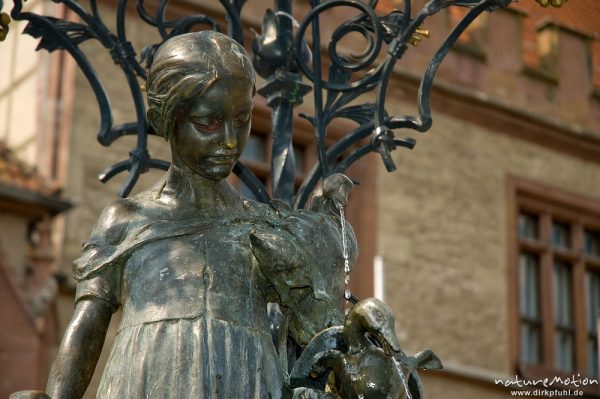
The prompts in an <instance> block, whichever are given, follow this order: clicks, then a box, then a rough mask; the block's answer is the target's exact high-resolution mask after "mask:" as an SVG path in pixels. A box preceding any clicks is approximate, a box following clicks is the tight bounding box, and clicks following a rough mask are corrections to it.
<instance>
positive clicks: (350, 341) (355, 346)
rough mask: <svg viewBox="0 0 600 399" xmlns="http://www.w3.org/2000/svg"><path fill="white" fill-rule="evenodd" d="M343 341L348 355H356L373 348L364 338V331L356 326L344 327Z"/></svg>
mask: <svg viewBox="0 0 600 399" xmlns="http://www.w3.org/2000/svg"><path fill="white" fill-rule="evenodd" d="M344 341H346V345H348V352H350V353H357V352H360V351H361V350H363V349H365V348H369V347H371V346H373V344H372V343H371V341H369V340H368V339H367V337H366V336H365V331H364V330H363V329H362V328H360V327H359V326H357V325H348V323H346V325H345V327H344Z"/></svg>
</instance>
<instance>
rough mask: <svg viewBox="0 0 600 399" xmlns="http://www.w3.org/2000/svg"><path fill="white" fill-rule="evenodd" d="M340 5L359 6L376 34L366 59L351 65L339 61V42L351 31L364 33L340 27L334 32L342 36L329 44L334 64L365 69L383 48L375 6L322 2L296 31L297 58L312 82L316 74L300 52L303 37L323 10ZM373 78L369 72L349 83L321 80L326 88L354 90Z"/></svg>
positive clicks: (338, 0)
mask: <svg viewBox="0 0 600 399" xmlns="http://www.w3.org/2000/svg"><path fill="white" fill-rule="evenodd" d="M340 6H346V7H352V8H357V9H359V10H360V11H362V12H363V14H364V15H365V16H366V17H367V18H368V21H369V22H370V23H371V28H372V29H373V34H372V35H369V36H374V43H373V45H372V48H370V49H368V50H370V51H369V52H368V53H367V54H364V61H361V62H360V64H357V65H356V67H355V66H350V65H349V64H348V63H346V62H341V63H340V62H339V61H340V60H341V56H340V55H338V54H337V53H336V50H335V48H336V44H337V42H338V41H339V40H340V39H341V38H342V37H343V36H345V35H346V34H347V33H350V32H351V31H352V32H359V33H361V34H362V32H360V30H358V29H352V30H346V31H344V28H343V27H342V28H338V29H337V30H336V31H335V32H334V34H336V33H337V34H338V35H341V36H340V37H339V38H337V40H332V43H331V44H330V46H329V54H330V56H331V59H332V62H333V63H334V65H336V66H338V67H339V68H340V69H343V70H352V71H355V70H358V69H365V68H366V67H368V66H369V65H371V64H372V63H373V62H374V61H375V59H376V58H377V56H378V55H379V51H380V50H381V45H382V41H383V31H382V28H381V23H380V18H379V16H378V15H377V14H376V13H375V10H373V8H371V7H370V6H369V5H368V4H365V3H361V2H358V1H356V0H333V1H328V2H326V3H321V4H320V5H318V6H317V7H315V8H314V9H313V10H312V11H311V12H310V13H309V14H308V15H307V16H306V17H305V18H304V19H303V20H302V22H301V24H300V28H298V32H297V33H296V43H295V45H296V60H297V63H298V66H299V67H300V69H301V70H302V73H303V74H304V75H305V76H306V77H307V78H308V79H309V80H310V81H312V82H315V76H314V74H313V72H312V71H311V70H310V68H309V67H308V65H307V64H306V60H303V59H302V58H301V57H300V56H299V55H300V54H302V46H303V43H304V40H303V38H304V35H305V34H306V29H307V28H308V26H309V24H310V23H312V21H313V20H314V19H315V18H317V17H318V16H319V14H321V13H322V12H324V11H326V10H328V9H330V8H333V7H340ZM342 33H343V35H342ZM363 36H364V35H363ZM332 39H333V38H332ZM332 47H333V48H332ZM358 66H360V68H357V67H358ZM320 78H321V77H319V79H320ZM372 79H373V74H371V73H369V74H367V75H365V76H364V77H362V78H361V79H359V80H358V81H356V82H352V83H348V84H339V83H332V82H329V81H327V80H321V84H322V87H323V88H325V89H329V90H336V91H346V90H352V89H355V88H357V87H359V86H362V85H363V84H366V83H367V82H369V81H370V80H372Z"/></svg>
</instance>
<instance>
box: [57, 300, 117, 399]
mask: <svg viewBox="0 0 600 399" xmlns="http://www.w3.org/2000/svg"><path fill="white" fill-rule="evenodd" d="M112 310H113V309H112V307H111V305H110V304H109V303H107V302H105V301H103V300H101V299H95V298H89V299H88V298H85V299H82V300H80V301H78V302H77V304H76V306H75V311H74V313H73V318H72V319H71V322H70V323H69V326H68V327H67V330H66V331H65V335H64V337H63V340H62V343H61V344H60V348H59V350H58V355H57V356H56V360H55V361H54V364H53V365H52V369H51V371H50V377H49V379H48V385H47V387H46V392H47V394H48V395H49V396H50V397H51V398H54V399H58V398H60V399H63V398H64V399H71V398H73V399H76V398H81V397H83V394H84V393H85V390H86V389H87V386H88V384H89V383H90V379H91V378H92V375H93V374H94V369H95V368H96V363H97V362H98V357H99V356H100V352H101V351H102V345H103V344H104V338H105V337H106V331H107V329H108V325H109V323H110V319H111V315H112Z"/></svg>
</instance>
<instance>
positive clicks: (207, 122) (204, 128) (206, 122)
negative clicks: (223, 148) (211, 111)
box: [192, 117, 223, 133]
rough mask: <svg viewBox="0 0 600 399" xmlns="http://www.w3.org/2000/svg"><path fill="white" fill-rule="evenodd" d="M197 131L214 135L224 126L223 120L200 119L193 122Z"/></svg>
mask: <svg viewBox="0 0 600 399" xmlns="http://www.w3.org/2000/svg"><path fill="white" fill-rule="evenodd" d="M192 123H193V124H194V127H195V128H196V130H198V131H200V132H203V133H213V132H215V131H217V130H218V129H219V128H220V127H221V125H222V124H223V120H222V119H221V118H216V117H214V118H213V117H210V118H199V119H194V120H193V121H192Z"/></svg>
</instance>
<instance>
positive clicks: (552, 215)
mask: <svg viewBox="0 0 600 399" xmlns="http://www.w3.org/2000/svg"><path fill="white" fill-rule="evenodd" d="M526 186H527V187H528V189H527V190H519V189H516V190H515V193H516V198H515V199H516V209H515V216H516V220H515V222H516V223H515V227H516V229H515V230H516V234H515V236H516V244H517V245H516V253H515V255H516V256H515V258H514V259H515V263H516V270H515V271H516V273H515V274H514V276H515V278H516V279H517V284H516V287H518V288H517V289H516V290H515V293H516V295H517V297H518V300H517V304H518V317H517V320H518V322H517V324H518V328H517V330H518V332H517V336H518V339H517V340H516V342H517V352H518V356H517V362H518V369H519V370H520V371H521V372H522V373H523V374H525V375H526V376H527V374H530V375H531V376H534V375H537V376H539V375H541V374H554V375H560V374H566V375H567V374H569V375H570V374H573V373H580V374H581V375H582V376H584V375H585V376H589V377H596V378H597V376H598V332H597V321H598V316H599V315H600V314H599V312H600V206H598V203H596V204H595V205H593V202H592V201H589V202H586V201H581V200H579V201H574V202H573V203H570V202H569V201H568V199H569V196H568V195H565V194H564V193H560V195H558V194H557V195H556V196H555V197H556V198H553V195H552V192H549V191H548V190H547V189H546V190H544V191H543V193H536V192H535V189H532V187H531V184H528V185H526ZM585 204H590V205H592V206H590V207H586V206H585Z"/></svg>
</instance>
